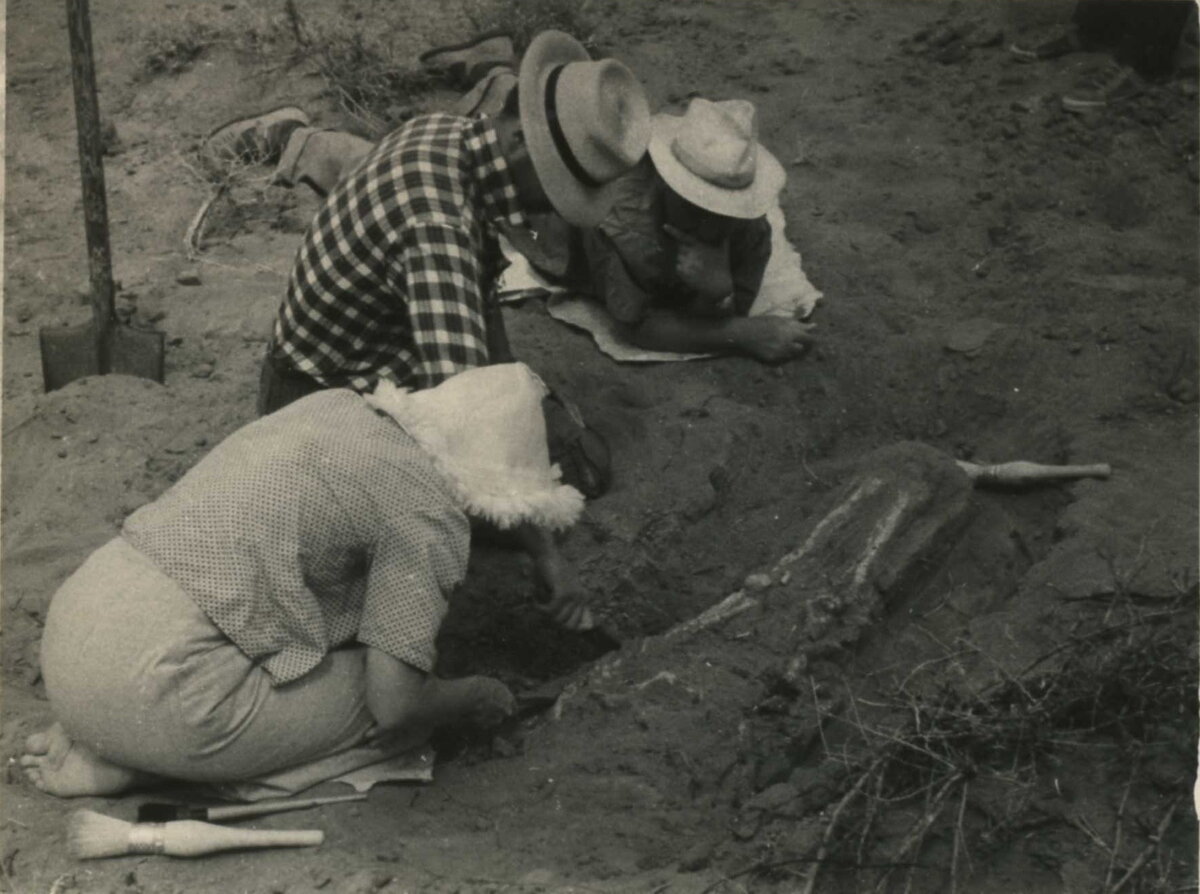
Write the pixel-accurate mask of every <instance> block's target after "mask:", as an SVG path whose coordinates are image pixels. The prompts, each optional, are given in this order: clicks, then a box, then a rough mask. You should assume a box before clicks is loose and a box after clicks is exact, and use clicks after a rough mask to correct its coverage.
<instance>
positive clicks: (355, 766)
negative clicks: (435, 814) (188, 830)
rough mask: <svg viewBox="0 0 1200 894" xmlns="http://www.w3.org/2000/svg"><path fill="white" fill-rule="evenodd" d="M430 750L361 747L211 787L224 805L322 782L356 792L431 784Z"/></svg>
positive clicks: (280, 795)
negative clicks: (402, 784) (385, 785)
mask: <svg viewBox="0 0 1200 894" xmlns="http://www.w3.org/2000/svg"><path fill="white" fill-rule="evenodd" d="M433 760H434V755H433V748H432V747H430V746H428V745H421V746H417V747H416V748H414V747H413V746H412V745H411V744H403V745H382V744H372V745H362V746H359V747H357V748H350V749H347V750H346V751H340V752H338V753H337V754H331V755H329V756H327V757H323V758H319V759H317V760H315V761H311V762H309V763H307V764H301V765H300V766H298V767H289V768H288V769H286V770H280V771H279V772H277V773H271V774H270V775H268V776H261V777H259V778H258V779H251V780H246V781H244V782H227V783H222V784H219V785H213V786H211V789H212V791H213V793H214V794H215V795H216V796H217V797H219V798H222V799H224V800H226V801H263V800H266V799H268V798H286V797H288V796H290V795H295V794H298V793H300V792H302V791H305V790H306V789H310V788H312V787H313V786H315V785H320V784H321V783H323V782H341V783H344V784H346V785H349V786H350V787H352V788H353V789H354V790H355V791H357V792H365V791H368V790H369V789H370V788H371V787H372V786H374V785H375V784H377V783H380V782H432V781H433Z"/></svg>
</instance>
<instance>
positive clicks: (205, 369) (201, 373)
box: [192, 363, 216, 379]
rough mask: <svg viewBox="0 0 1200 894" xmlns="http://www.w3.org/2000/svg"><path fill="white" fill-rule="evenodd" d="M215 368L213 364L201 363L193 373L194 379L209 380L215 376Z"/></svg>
mask: <svg viewBox="0 0 1200 894" xmlns="http://www.w3.org/2000/svg"><path fill="white" fill-rule="evenodd" d="M215 368H216V367H214V366H213V365H212V364H211V363H201V364H200V365H199V366H197V367H196V369H195V370H194V371H193V372H192V377H193V378H197V379H207V378H208V377H209V376H211V375H212V374H213V370H214V369H215Z"/></svg>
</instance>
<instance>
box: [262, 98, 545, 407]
mask: <svg viewBox="0 0 1200 894" xmlns="http://www.w3.org/2000/svg"><path fill="white" fill-rule="evenodd" d="M499 220H506V221H508V222H509V223H512V224H513V225H516V226H521V225H523V223H524V218H523V216H522V214H521V211H520V206H519V205H518V204H517V191H516V187H515V186H514V184H513V180H512V175H511V172H510V170H509V167H508V164H507V162H506V161H505V159H504V156H503V154H502V153H501V151H500V144H499V140H498V137H497V135H496V130H495V125H494V124H493V123H492V122H491V121H489V120H487V119H470V118H458V117H455V116H452V115H445V114H435V115H427V116H422V117H419V118H414V119H413V120H412V121H409V122H408V123H407V124H405V125H404V126H403V127H401V128H400V129H399V130H397V131H394V132H393V133H391V134H389V135H388V136H387V137H385V138H384V139H383V140H382V141H381V142H380V143H379V145H378V146H376V147H375V149H373V150H372V151H371V152H370V153H369V154H368V155H367V156H366V158H364V159H363V160H362V162H361V163H360V164H359V165H358V166H357V167H356V168H355V169H354V170H353V171H352V172H351V173H350V174H349V175H348V176H347V177H346V178H345V179H344V180H343V181H342V182H341V183H340V184H339V185H338V186H337V187H336V188H335V189H334V190H333V192H331V193H330V194H329V196H328V198H327V199H326V200H325V204H324V205H323V206H322V207H321V210H320V211H319V212H318V214H317V216H316V218H315V219H314V220H313V222H312V224H311V225H310V226H309V228H308V231H307V232H306V233H305V236H304V242H303V244H302V245H301V247H300V251H299V254H298V256H297V258H296V263H295V266H294V267H293V269H292V275H291V280H290V282H289V283H288V290H287V298H286V299H285V301H284V304H283V307H282V308H281V310H280V312H279V316H278V318H277V319H276V322H275V331H274V340H275V353H276V357H277V358H278V359H280V360H282V361H284V362H285V363H287V364H288V365H290V366H292V367H294V368H295V369H297V370H299V371H300V372H302V373H305V374H307V375H309V376H311V377H312V378H314V379H316V380H317V381H318V382H320V383H321V384H322V385H326V386H329V387H348V388H353V389H354V390H355V391H359V392H364V391H370V390H372V389H373V388H374V387H375V384H376V383H377V382H378V380H379V379H381V378H384V379H390V380H392V381H393V382H395V383H396V384H398V385H402V386H407V387H413V388H426V387H430V386H432V385H436V384H437V383H439V382H441V381H442V380H443V379H445V378H447V377H449V376H451V375H453V374H454V373H456V372H461V371H462V370H464V369H469V368H472V367H476V366H482V365H484V364H486V363H487V361H488V353H487V340H486V331H485V324H484V318H483V302H484V301H485V300H487V301H490V300H494V291H495V281H496V277H497V276H498V275H499V273H500V271H501V270H502V269H503V267H504V266H505V261H504V258H503V254H502V252H501V250H500V246H499V243H498V242H497V239H496V236H495V233H494V230H493V224H494V223H495V222H497V221H499Z"/></svg>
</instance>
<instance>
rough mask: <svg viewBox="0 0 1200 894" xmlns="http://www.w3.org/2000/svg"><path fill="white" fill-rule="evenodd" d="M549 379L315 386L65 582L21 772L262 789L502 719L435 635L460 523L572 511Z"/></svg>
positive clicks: (101, 781) (51, 777) (103, 785)
mask: <svg viewBox="0 0 1200 894" xmlns="http://www.w3.org/2000/svg"><path fill="white" fill-rule="evenodd" d="M545 393H546V388H545V385H544V384H543V383H542V382H541V380H540V379H538V378H537V376H536V375H534V374H533V373H532V372H531V371H530V370H529V368H528V367H526V366H525V365H523V364H520V363H511V364H502V365H496V366H485V367H480V368H477V369H472V370H468V371H466V372H463V373H460V374H459V375H456V376H454V377H452V378H450V379H447V380H446V381H445V382H443V383H442V384H441V385H439V386H437V387H435V388H432V389H429V390H425V391H420V392H416V393H409V392H407V391H404V390H401V389H399V388H397V387H395V386H394V385H392V384H390V383H388V382H383V383H381V384H380V385H379V387H378V388H377V389H376V390H375V391H374V392H373V393H372V394H369V395H365V396H363V395H359V394H356V393H355V392H353V391H350V390H347V389H331V390H326V391H321V392H318V393H316V394H313V395H310V396H308V397H305V398H302V399H300V400H299V401H296V402H295V403H294V404H292V405H290V406H288V407H286V408H285V409H283V410H281V411H279V412H277V413H274V414H271V415H269V416H266V417H264V418H262V419H259V420H258V421H256V422H253V423H251V424H250V425H247V426H245V427H244V428H242V429H240V430H239V431H237V432H235V433H234V434H232V435H231V436H230V437H228V438H227V439H226V440H225V441H224V442H222V443H221V444H220V445H218V446H217V447H216V448H214V449H213V450H212V452H211V453H209V454H208V455H207V456H206V457H204V458H203V459H202V460H201V461H200V462H199V463H198V464H197V465H196V466H195V467H194V468H193V469H192V470H191V471H189V472H188V473H187V474H186V475H185V476H184V477H183V478H182V479H180V480H179V482H177V483H176V484H175V485H174V486H173V487H172V488H171V489H170V490H168V491H167V492H166V493H165V494H163V495H162V496H161V497H160V498H159V499H158V500H156V501H155V502H154V503H151V504H149V505H148V506H145V507H143V508H141V509H139V510H138V511H137V512H135V513H134V514H133V515H131V516H130V517H129V518H128V519H127V520H126V522H125V525H124V527H123V529H122V531H121V534H120V535H119V536H118V537H116V538H114V539H113V540H112V541H111V542H109V543H108V544H106V545H105V546H103V547H101V548H100V549H98V550H97V551H96V552H95V553H93V554H92V555H91V556H90V557H89V558H88V559H87V561H86V562H85V563H84V564H83V565H82V566H81V567H80V568H79V570H78V571H76V572H75V574H73V575H72V576H71V577H70V578H69V579H68V580H67V581H66V582H65V583H64V584H63V585H62V587H61V588H60V589H59V590H58V592H57V593H56V594H55V596H54V598H53V600H52V602H51V605H50V609H49V612H48V615H47V619H46V626H45V631H44V634H43V640H42V673H43V677H44V679H45V682H46V689H47V693H48V695H49V697H50V703H51V706H52V708H53V710H54V714H55V723H54V724H53V725H52V726H51V727H50V728H49V729H48V730H46V731H45V732H42V733H38V734H35V735H34V736H31V737H30V739H29V740H28V742H27V743H26V752H25V754H24V755H23V756H22V758H21V763H22V765H23V766H24V768H25V771H26V773H27V775H28V776H29V778H30V780H31V781H32V782H33V783H34V785H36V786H37V787H38V788H40V789H42V790H43V791H46V792H49V793H51V794H55V795H59V796H61V797H73V796H89V795H106V794H114V793H117V792H120V791H124V790H126V789H129V788H131V787H134V786H138V785H142V784H146V783H148V782H150V781H152V780H154V779H156V778H160V777H166V778H170V779H178V780H188V781H195V782H210V783H228V782H238V781H249V780H254V779H256V778H259V777H262V776H266V775H269V774H271V773H274V772H277V771H279V770H283V769H287V768H291V767H296V766H299V765H303V764H306V763H309V762H312V761H315V760H319V759H321V758H324V757H327V756H329V755H332V754H337V753H339V752H341V751H345V750H347V749H350V748H353V747H355V746H358V745H362V744H364V743H366V742H368V741H371V740H374V739H376V738H378V737H380V736H383V735H388V736H390V737H393V738H394V740H396V741H401V740H402V741H409V740H411V743H412V745H417V744H420V743H421V742H423V741H424V740H425V739H427V738H428V736H429V734H430V732H431V731H432V730H433V729H434V728H436V727H437V726H439V725H441V724H445V723H460V722H468V723H475V724H478V725H481V726H489V725H493V724H495V723H497V722H499V721H500V720H502V719H503V718H504V717H506V716H508V715H509V714H510V713H511V712H512V710H513V707H514V703H513V697H512V694H511V693H510V692H509V691H508V689H507V688H506V687H505V686H504V685H503V684H502V683H501V682H500V681H498V680H494V679H490V678H486V677H467V678H465V679H456V680H443V679H439V678H438V677H435V676H434V675H433V673H432V672H433V668H434V663H435V657H436V655H435V648H434V641H435V638H436V636H437V632H438V628H439V626H440V625H441V622H442V619H443V617H444V616H445V613H446V608H447V603H446V595H447V594H448V593H449V592H450V591H451V590H452V589H453V588H454V587H455V586H456V585H457V584H458V583H459V582H461V580H462V579H463V577H464V575H465V573H466V567H467V557H468V551H469V547H470V518H480V519H485V520H487V521H490V522H492V523H493V524H495V525H497V526H499V527H500V528H507V527H515V526H520V525H536V526H539V527H541V528H544V529H548V530H554V529H563V528H566V527H568V526H570V525H571V524H573V523H574V522H575V521H576V519H577V518H578V516H579V513H580V511H581V510H582V507H583V497H582V495H581V494H580V493H579V492H578V491H577V490H575V489H574V488H572V487H570V486H567V485H564V484H562V483H561V481H560V480H559V473H558V470H557V468H556V467H552V466H551V465H550V463H549V460H548V457H547V452H546V440H545V423H544V419H543V417H542V410H541V401H542V398H543V397H544V396H545ZM559 609H560V610H561V607H559ZM572 611H573V612H574V613H575V614H576V615H577V616H579V617H581V618H582V616H585V615H587V614H589V613H588V611H587V608H586V606H577V607H575V608H574V609H572ZM586 620H588V621H590V619H586Z"/></svg>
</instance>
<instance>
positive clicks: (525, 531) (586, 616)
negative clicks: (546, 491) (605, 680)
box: [517, 524, 596, 631]
mask: <svg viewBox="0 0 1200 894" xmlns="http://www.w3.org/2000/svg"><path fill="white" fill-rule="evenodd" d="M517 535H518V537H519V538H520V540H521V544H522V545H523V546H524V547H525V550H526V552H528V553H529V555H530V556H531V557H532V558H533V563H534V567H535V568H536V570H537V577H538V583H539V591H538V592H539V605H538V608H539V609H541V610H542V611H544V612H545V613H546V614H548V615H549V616H550V617H551V618H552V619H553V620H554V622H555V623H556V624H558V625H559V626H560V627H563V628H564V629H566V630H574V631H584V630H591V629H592V628H593V627H595V626H596V618H595V616H594V615H593V614H592V610H591V609H590V608H589V603H590V602H591V595H590V594H589V593H588V591H587V590H585V589H584V587H583V585H582V584H581V583H580V582H579V578H578V576H577V575H576V573H575V567H574V566H573V565H571V563H570V562H568V561H567V560H566V559H565V558H563V555H562V553H561V552H560V551H559V549H558V544H557V543H555V542H554V535H553V534H552V533H551V532H550V531H549V530H547V529H546V528H539V527H536V526H535V525H530V524H526V525H522V526H520V527H519V528H518V529H517Z"/></svg>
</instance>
